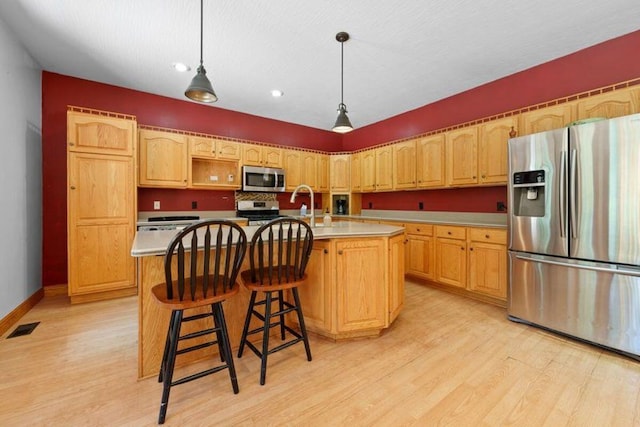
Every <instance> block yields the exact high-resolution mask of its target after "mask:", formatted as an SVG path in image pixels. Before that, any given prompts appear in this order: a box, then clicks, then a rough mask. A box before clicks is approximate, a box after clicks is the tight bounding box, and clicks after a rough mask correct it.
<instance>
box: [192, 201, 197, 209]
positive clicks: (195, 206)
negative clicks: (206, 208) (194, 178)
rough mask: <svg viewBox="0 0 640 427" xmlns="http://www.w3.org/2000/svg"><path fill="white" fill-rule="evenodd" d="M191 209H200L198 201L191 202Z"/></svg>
mask: <svg viewBox="0 0 640 427" xmlns="http://www.w3.org/2000/svg"><path fill="white" fill-rule="evenodd" d="M191 209H198V202H197V201H195V200H194V201H193V202H191Z"/></svg>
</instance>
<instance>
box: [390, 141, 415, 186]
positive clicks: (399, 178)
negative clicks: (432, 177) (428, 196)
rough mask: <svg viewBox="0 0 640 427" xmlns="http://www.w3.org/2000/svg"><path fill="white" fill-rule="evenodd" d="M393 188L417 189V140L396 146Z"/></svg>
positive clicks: (394, 149)
mask: <svg viewBox="0 0 640 427" xmlns="http://www.w3.org/2000/svg"><path fill="white" fill-rule="evenodd" d="M392 147H393V148H392V149H393V176H392V177H393V188H394V189H395V190H401V189H405V188H416V140H415V139H412V140H410V141H405V142H400V143H397V144H394V145H393V146H392Z"/></svg>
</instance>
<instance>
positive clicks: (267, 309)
mask: <svg viewBox="0 0 640 427" xmlns="http://www.w3.org/2000/svg"><path fill="white" fill-rule="evenodd" d="M270 325H271V291H267V292H266V295H265V305H264V330H263V335H262V357H261V359H262V363H261V364H260V385H264V383H265V381H266V379H267V356H268V354H269V331H270V330H271V327H270Z"/></svg>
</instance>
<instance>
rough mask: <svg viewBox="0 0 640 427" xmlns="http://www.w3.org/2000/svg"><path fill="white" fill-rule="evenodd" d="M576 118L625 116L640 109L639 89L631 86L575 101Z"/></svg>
mask: <svg viewBox="0 0 640 427" xmlns="http://www.w3.org/2000/svg"><path fill="white" fill-rule="evenodd" d="M577 105H578V107H577V111H578V116H577V119H578V120H580V119H588V118H594V117H603V118H606V119H612V118H614V117H621V116H626V115H629V114H634V113H636V112H639V111H640V89H637V88H631V89H624V90H617V91H615V92H608V93H604V94H601V95H595V96H590V97H588V98H584V99H581V100H579V101H578V102H577Z"/></svg>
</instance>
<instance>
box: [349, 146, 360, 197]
mask: <svg viewBox="0 0 640 427" xmlns="http://www.w3.org/2000/svg"><path fill="white" fill-rule="evenodd" d="M351 191H352V192H354V193H359V192H361V191H362V157H361V155H360V153H354V154H352V155H351Z"/></svg>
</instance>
